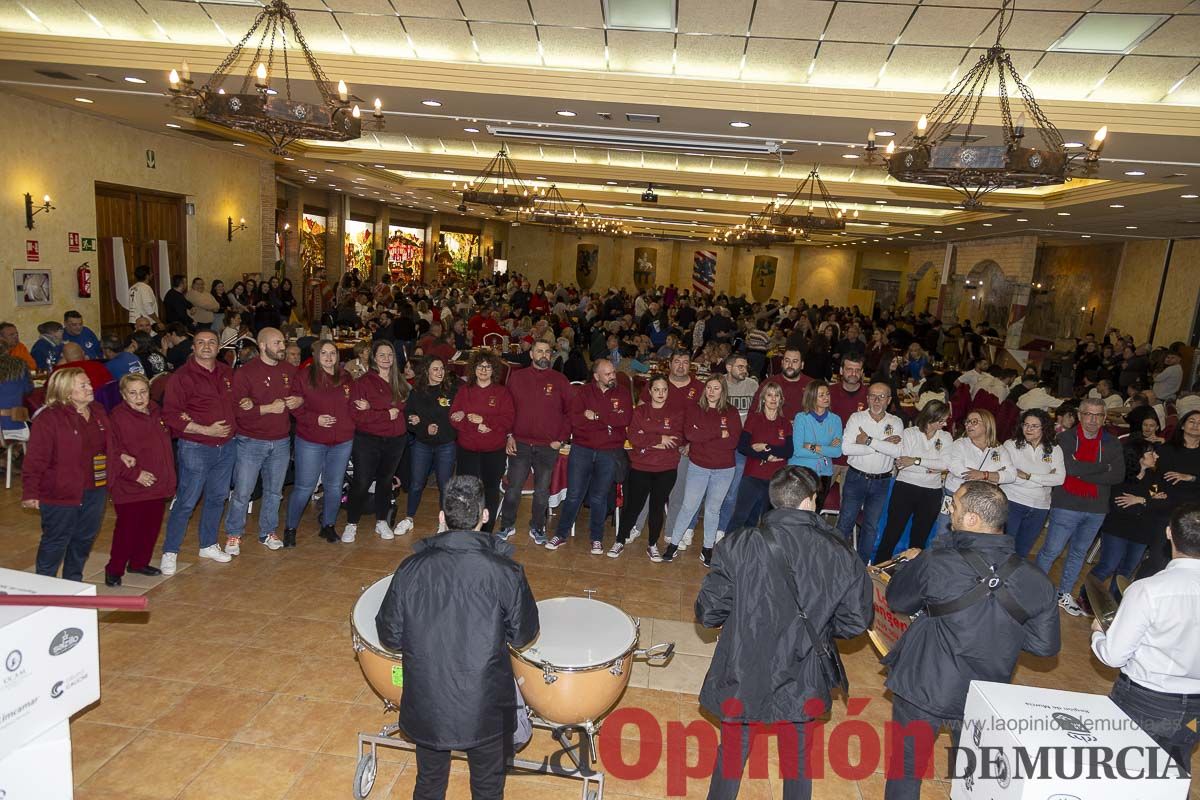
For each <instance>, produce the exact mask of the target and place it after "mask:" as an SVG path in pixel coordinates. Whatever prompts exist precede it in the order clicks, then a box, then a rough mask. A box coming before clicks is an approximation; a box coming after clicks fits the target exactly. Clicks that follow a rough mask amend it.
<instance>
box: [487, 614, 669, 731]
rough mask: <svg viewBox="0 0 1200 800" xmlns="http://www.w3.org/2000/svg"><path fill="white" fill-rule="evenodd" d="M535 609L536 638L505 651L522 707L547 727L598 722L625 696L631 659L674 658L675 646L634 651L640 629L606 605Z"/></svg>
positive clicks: (632, 619) (663, 659) (663, 645)
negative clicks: (519, 692)
mask: <svg viewBox="0 0 1200 800" xmlns="http://www.w3.org/2000/svg"><path fill="white" fill-rule="evenodd" d="M537 605H538V619H539V621H540V623H541V633H540V634H539V635H538V638H537V639H536V640H534V642H533V643H532V644H531V645H530V646H529V647H527V648H525V649H524V650H515V649H513V648H509V649H510V652H511V655H512V667H513V675H515V676H516V678H517V682H518V683H519V684H520V686H521V694H522V695H524V697H525V702H526V703H527V704H528V705H529V707H530V708H531V709H533V711H534V713H536V714H537V715H538V716H539V717H540V718H542V719H543V720H545V721H546V722H549V723H552V724H557V725H578V724H588V723H593V722H596V721H598V720H599V719H600V717H601V716H602V715H603V714H604V713H605V712H606V711H608V710H609V709H610V708H612V706H613V704H614V703H616V702H617V700H618V699H619V698H620V696H621V693H622V692H623V691H625V687H626V685H628V683H629V671H630V669H631V668H632V666H633V660H634V659H635V658H644V659H647V660H656V661H666V660H667V659H669V658H670V657H671V656H672V654H673V653H674V652H675V643H674V642H668V643H664V644H656V645H654V646H653V647H649V648H646V649H644V650H639V649H638V637H639V634H640V630H641V623H640V622H639V621H638V620H636V619H634V618H633V617H631V616H629V615H628V614H626V613H625V612H624V611H622V610H621V609H619V608H617V607H616V606H613V605H609V604H608V603H603V602H600V601H599V600H590V599H588V598H584V597H556V598H553V599H551V600H542V601H540V602H538V604H537Z"/></svg>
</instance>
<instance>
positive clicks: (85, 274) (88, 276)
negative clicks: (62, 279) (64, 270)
mask: <svg viewBox="0 0 1200 800" xmlns="http://www.w3.org/2000/svg"><path fill="white" fill-rule="evenodd" d="M75 280H76V282H77V283H78V284H79V296H80V297H91V296H92V268H91V267H89V266H88V262H86V261H85V262H83V263H82V264H80V265H79V269H77V270H75Z"/></svg>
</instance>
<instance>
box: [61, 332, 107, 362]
mask: <svg viewBox="0 0 1200 800" xmlns="http://www.w3.org/2000/svg"><path fill="white" fill-rule="evenodd" d="M63 341H64V342H74V343H75V344H77V345H79V346H80V347H82V348H83V356H84V358H87V359H89V360H91V361H99V360H100V359H101V358H103V357H104V354H103V351H101V349H100V340H99V339H97V338H96V334H95V333H93V332H92V329H91V328H89V327H87V326H86V325H85V326H84V328H83V330H81V331H80V332H79V335H78V336H72V335H71V334H69V333H67V332H66V331H63Z"/></svg>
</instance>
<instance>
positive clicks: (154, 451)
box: [104, 372, 175, 586]
mask: <svg viewBox="0 0 1200 800" xmlns="http://www.w3.org/2000/svg"><path fill="white" fill-rule="evenodd" d="M121 400H122V402H121V404H120V405H118V406H117V407H116V408H114V409H113V410H112V413H111V414H110V415H109V417H108V419H109V429H108V454H109V457H110V458H109V462H108V463H109V467H110V477H111V479H110V480H109V493H110V494H111V495H112V501H113V508H114V509H115V510H116V512H117V522H116V524H115V525H114V526H113V540H112V548H111V549H110V550H109V554H108V564H107V566H105V567H104V584H105V585H106V586H120V585H121V578H122V576H124V574H125V572H126V571H129V572H136V573H138V574H139V575H159V574H161V570H159V569H158V567H154V566H151V565H150V557H151V556H152V555H154V543H155V542H156V541H158V532H159V530H160V529H161V528H162V521H163V515H164V514H165V513H166V510H167V500H168V499H169V498H171V497H173V496H174V495H175V453H174V451H173V449H172V444H171V432H170V431H169V430H167V424H166V423H165V422H163V418H162V409H160V408H159V406H158V403H155V402H154V401H153V400H151V399H150V381H149V380H148V379H147V378H146V376H145V375H141V374H139V373H136V372H131V373H129V374H128V375H126V376H124V377H123V378H121Z"/></svg>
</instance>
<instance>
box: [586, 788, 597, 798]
mask: <svg viewBox="0 0 1200 800" xmlns="http://www.w3.org/2000/svg"><path fill="white" fill-rule="evenodd" d="M599 796H600V790H599V789H588V793H587V800H596V798H597V797H599Z"/></svg>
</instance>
